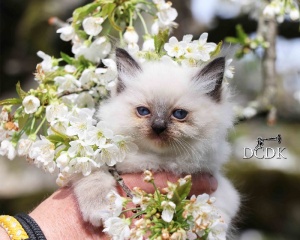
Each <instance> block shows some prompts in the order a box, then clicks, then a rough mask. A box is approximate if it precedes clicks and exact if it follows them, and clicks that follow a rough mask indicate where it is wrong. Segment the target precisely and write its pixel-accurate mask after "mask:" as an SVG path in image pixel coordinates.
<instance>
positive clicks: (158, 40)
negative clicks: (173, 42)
mask: <svg viewBox="0 0 300 240" xmlns="http://www.w3.org/2000/svg"><path fill="white" fill-rule="evenodd" d="M168 38H169V30H165V31H160V32H159V33H158V34H157V35H155V36H154V46H155V51H156V52H157V53H158V54H160V53H161V51H162V49H163V45H164V44H165V43H166V42H167V41H168Z"/></svg>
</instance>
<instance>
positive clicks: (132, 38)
mask: <svg viewBox="0 0 300 240" xmlns="http://www.w3.org/2000/svg"><path fill="white" fill-rule="evenodd" d="M123 37H124V41H125V42H126V43H127V44H131V43H137V42H138V41H139V35H138V34H137V32H136V31H135V29H134V27H127V29H126V31H125V33H124V36H123Z"/></svg>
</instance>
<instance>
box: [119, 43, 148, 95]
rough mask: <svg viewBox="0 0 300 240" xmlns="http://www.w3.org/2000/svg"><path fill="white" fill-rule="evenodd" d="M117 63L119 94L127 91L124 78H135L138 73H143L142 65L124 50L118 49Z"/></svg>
mask: <svg viewBox="0 0 300 240" xmlns="http://www.w3.org/2000/svg"><path fill="white" fill-rule="evenodd" d="M116 62H117V69H118V74H119V76H118V85H117V92H118V93H120V92H121V91H123V90H124V89H125V84H124V81H123V80H122V78H123V77H124V76H129V77H133V76H135V75H136V74H137V73H138V72H141V71H142V68H141V67H140V65H139V64H138V63H137V62H136V61H135V60H134V59H133V58H132V57H131V56H130V54H129V53H128V52H127V51H126V50H124V49H122V48H117V49H116Z"/></svg>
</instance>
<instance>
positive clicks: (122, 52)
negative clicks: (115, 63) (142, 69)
mask: <svg viewBox="0 0 300 240" xmlns="http://www.w3.org/2000/svg"><path fill="white" fill-rule="evenodd" d="M128 55H129V53H128V52H127V51H126V50H125V49H123V48H116V56H117V58H119V57H124V56H128Z"/></svg>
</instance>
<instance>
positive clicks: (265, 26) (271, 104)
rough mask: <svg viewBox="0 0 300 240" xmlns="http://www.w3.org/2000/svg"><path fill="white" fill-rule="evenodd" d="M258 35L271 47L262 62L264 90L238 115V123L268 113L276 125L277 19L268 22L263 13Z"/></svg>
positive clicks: (270, 121)
mask: <svg viewBox="0 0 300 240" xmlns="http://www.w3.org/2000/svg"><path fill="white" fill-rule="evenodd" d="M257 35H258V36H261V37H263V39H264V40H265V41H267V42H268V43H269V47H268V48H266V49H265V52H264V56H263V61H262V69H263V70H262V78H263V89H262V92H261V94H260V95H259V96H258V97H257V99H256V100H255V101H253V102H251V103H249V104H248V106H247V107H245V108H244V109H243V110H242V111H240V112H239V113H238V114H237V117H236V122H237V123H239V122H241V121H245V120H248V119H251V118H254V117H256V116H257V115H259V114H262V113H268V123H269V124H274V123H275V121H276V107H275V97H276V94H277V87H278V85H277V81H276V69H275V61H276V37H277V22H276V19H275V17H274V19H271V20H266V19H265V18H264V16H263V14H262V13H261V16H260V19H259V21H258V28H257Z"/></svg>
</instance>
